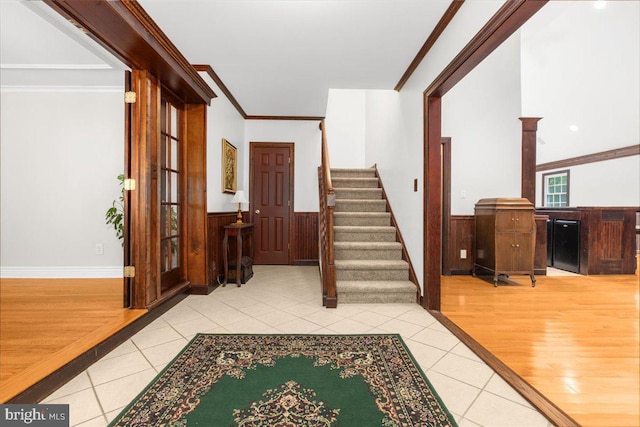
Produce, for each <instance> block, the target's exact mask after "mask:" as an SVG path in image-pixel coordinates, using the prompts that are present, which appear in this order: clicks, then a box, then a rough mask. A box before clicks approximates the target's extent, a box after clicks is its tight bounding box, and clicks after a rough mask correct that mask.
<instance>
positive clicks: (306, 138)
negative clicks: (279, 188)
mask: <svg viewBox="0 0 640 427" xmlns="http://www.w3.org/2000/svg"><path fill="white" fill-rule="evenodd" d="M244 136H245V146H246V147H247V153H248V150H249V149H248V147H249V143H250V142H293V143H294V144H295V145H294V150H295V164H294V174H295V176H294V180H295V181H294V211H296V212H318V209H319V207H318V166H320V161H321V159H320V154H321V153H320V150H321V148H320V147H321V145H322V135H321V132H320V128H319V126H318V122H317V121H315V120H311V121H307V120H246V121H245V130H244ZM243 162H244V167H243V168H242V170H243V173H244V177H243V182H245V183H247V186H246V188H245V191H248V190H249V186H248V183H249V156H248V154H247V155H246V156H245V157H244V158H243ZM247 194H248V193H247Z"/></svg>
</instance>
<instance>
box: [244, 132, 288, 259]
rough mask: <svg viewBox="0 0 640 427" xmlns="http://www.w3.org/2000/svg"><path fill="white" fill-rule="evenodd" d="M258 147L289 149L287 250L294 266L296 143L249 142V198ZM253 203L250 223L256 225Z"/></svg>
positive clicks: (251, 204)
mask: <svg viewBox="0 0 640 427" xmlns="http://www.w3.org/2000/svg"><path fill="white" fill-rule="evenodd" d="M257 147H260V148H281V147H288V148H289V156H290V158H291V162H289V177H290V179H289V201H290V206H289V241H288V242H287V243H288V249H287V257H288V259H289V263H288V265H293V254H294V245H295V239H294V232H295V228H294V226H295V224H294V222H295V221H294V216H293V215H294V198H293V196H294V189H295V162H296V160H295V159H296V157H295V153H296V152H295V143H294V142H260V141H250V142H249V197H251V195H252V194H253V185H254V180H255V177H254V176H253V164H254V160H255V149H256V148H257ZM252 206H253V201H252V200H251V199H249V218H250V220H249V221H250V222H251V223H254V224H255V217H254V212H253V208H252Z"/></svg>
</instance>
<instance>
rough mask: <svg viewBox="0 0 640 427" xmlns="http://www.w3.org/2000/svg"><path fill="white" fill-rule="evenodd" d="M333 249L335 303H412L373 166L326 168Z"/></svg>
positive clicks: (412, 287) (405, 269) (413, 291)
mask: <svg viewBox="0 0 640 427" xmlns="http://www.w3.org/2000/svg"><path fill="white" fill-rule="evenodd" d="M331 178H332V179H331V181H332V186H333V189H334V191H335V197H336V203H335V210H334V228H333V230H334V253H335V274H336V289H337V293H338V297H339V300H340V303H341V304H343V303H415V302H416V286H415V284H414V283H413V282H411V281H409V264H408V263H407V262H406V261H404V260H403V259H402V244H401V243H399V242H397V241H396V229H395V227H393V226H392V225H391V213H390V212H387V202H386V200H385V199H383V198H382V197H383V193H382V188H380V186H379V182H378V178H377V177H376V170H375V169H331Z"/></svg>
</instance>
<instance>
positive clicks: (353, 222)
mask: <svg viewBox="0 0 640 427" xmlns="http://www.w3.org/2000/svg"><path fill="white" fill-rule="evenodd" d="M334 224H335V225H338V226H341V225H343V226H357V227H367V226H368V227H388V226H390V225H391V218H389V217H373V218H368V217H367V218H362V217H339V216H336V217H335V219H334Z"/></svg>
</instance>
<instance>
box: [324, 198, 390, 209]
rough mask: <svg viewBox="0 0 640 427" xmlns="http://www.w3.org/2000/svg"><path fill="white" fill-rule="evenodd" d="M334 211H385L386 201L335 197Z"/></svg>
mask: <svg viewBox="0 0 640 427" xmlns="http://www.w3.org/2000/svg"><path fill="white" fill-rule="evenodd" d="M335 211H336V212H386V211H387V201H386V200H384V199H378V200H362V199H336V207H335Z"/></svg>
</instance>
